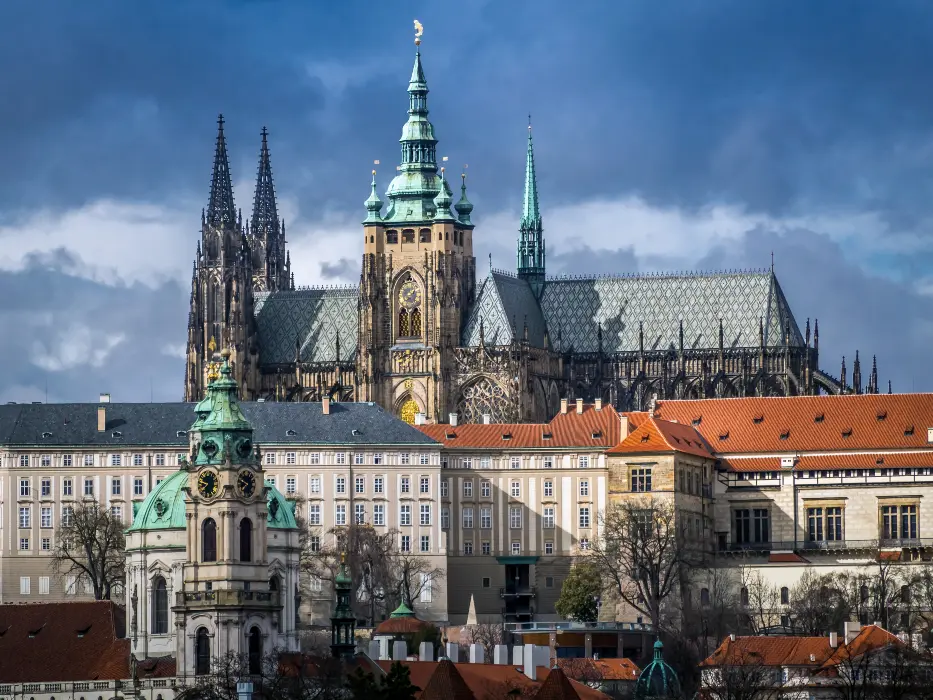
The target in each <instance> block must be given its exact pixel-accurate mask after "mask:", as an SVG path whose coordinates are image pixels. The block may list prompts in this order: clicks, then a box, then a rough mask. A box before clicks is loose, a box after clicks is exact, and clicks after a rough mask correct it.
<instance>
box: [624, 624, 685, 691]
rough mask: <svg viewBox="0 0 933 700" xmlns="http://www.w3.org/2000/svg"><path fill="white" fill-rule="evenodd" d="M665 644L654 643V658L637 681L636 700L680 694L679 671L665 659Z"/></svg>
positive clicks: (659, 641) (658, 641)
mask: <svg viewBox="0 0 933 700" xmlns="http://www.w3.org/2000/svg"><path fill="white" fill-rule="evenodd" d="M663 651H664V645H663V644H662V643H661V640H660V639H659V640H657V641H656V642H655V643H654V659H652V661H651V663H650V664H648V665H647V666H645V668H644V670H643V671H642V672H641V674H640V675H639V676H638V680H637V681H636V682H635V700H644V699H646V698H675V697H679V696H680V681H679V680H678V678H677V673H676V672H675V671H674V669H672V668H671V667H670V665H669V664H668V663H667V662H666V661H665V660H664V653H663Z"/></svg>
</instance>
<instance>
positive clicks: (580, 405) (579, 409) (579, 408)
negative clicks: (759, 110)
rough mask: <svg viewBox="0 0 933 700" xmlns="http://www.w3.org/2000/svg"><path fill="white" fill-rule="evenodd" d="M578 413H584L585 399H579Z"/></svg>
mask: <svg viewBox="0 0 933 700" xmlns="http://www.w3.org/2000/svg"><path fill="white" fill-rule="evenodd" d="M577 413H583V399H577Z"/></svg>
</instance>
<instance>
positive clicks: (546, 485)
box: [441, 469, 651, 498]
mask: <svg viewBox="0 0 933 700" xmlns="http://www.w3.org/2000/svg"><path fill="white" fill-rule="evenodd" d="M647 471H648V489H647V490H648V491H650V490H651V488H650V487H651V470H650V469H649V470H647ZM479 489H480V497H481V498H490V497H491V496H492V481H489V480H487V479H483V480H481V481H480V482H479ZM577 489H578V493H579V494H580V497H581V498H589V496H590V480H589V479H580V481H579V483H578V485H577ZM462 491H463V498H473V480H472V479H464V481H463V486H462ZM542 492H543V496H544V498H554V481H553V480H551V479H547V480H545V481H544V482H543V485H542ZM521 495H522V482H521V481H519V480H518V479H513V480H512V481H510V482H509V496H510V497H512V498H521ZM447 496H448V488H447V481H446V480H442V481H441V498H447Z"/></svg>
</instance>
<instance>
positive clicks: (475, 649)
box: [470, 642, 486, 664]
mask: <svg viewBox="0 0 933 700" xmlns="http://www.w3.org/2000/svg"><path fill="white" fill-rule="evenodd" d="M470 663H471V664H482V663H486V660H485V659H484V658H483V645H482V644H476V643H475V642H474V643H473V644H471V645H470Z"/></svg>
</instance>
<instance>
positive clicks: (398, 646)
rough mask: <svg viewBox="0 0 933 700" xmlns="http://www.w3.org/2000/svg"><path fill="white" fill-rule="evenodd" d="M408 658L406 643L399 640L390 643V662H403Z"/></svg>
mask: <svg viewBox="0 0 933 700" xmlns="http://www.w3.org/2000/svg"><path fill="white" fill-rule="evenodd" d="M407 656H408V642H406V641H404V640H401V641H395V642H392V660H393V661H405V659H406V658H407Z"/></svg>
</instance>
